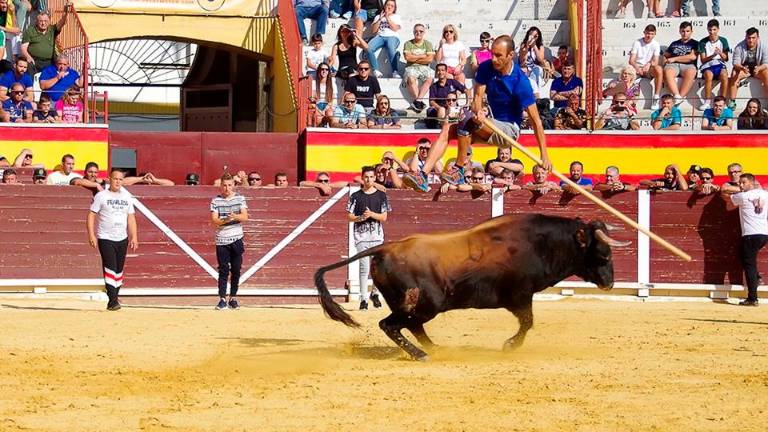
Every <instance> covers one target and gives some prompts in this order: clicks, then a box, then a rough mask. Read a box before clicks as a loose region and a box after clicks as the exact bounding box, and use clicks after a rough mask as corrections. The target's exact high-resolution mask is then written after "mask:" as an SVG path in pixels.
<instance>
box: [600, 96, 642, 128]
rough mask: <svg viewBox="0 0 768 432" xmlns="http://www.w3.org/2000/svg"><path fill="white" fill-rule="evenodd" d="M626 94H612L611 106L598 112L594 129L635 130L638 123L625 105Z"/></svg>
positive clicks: (638, 126)
mask: <svg viewBox="0 0 768 432" xmlns="http://www.w3.org/2000/svg"><path fill="white" fill-rule="evenodd" d="M627 103H628V102H627V94H626V93H622V92H619V93H616V94H614V95H613V101H611V106H610V108H608V109H607V110H605V111H603V113H602V114H600V117H599V118H598V119H597V121H596V122H595V129H603V130H630V129H632V130H637V129H639V128H640V125H639V124H638V123H637V120H635V115H634V114H632V110H630V109H628V107H627Z"/></svg>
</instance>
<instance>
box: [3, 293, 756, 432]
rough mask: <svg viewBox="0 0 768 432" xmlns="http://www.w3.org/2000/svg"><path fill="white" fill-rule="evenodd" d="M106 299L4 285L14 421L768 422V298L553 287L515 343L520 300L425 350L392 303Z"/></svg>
mask: <svg viewBox="0 0 768 432" xmlns="http://www.w3.org/2000/svg"><path fill="white" fill-rule="evenodd" d="M127 303H130V299H128V300H127ZM102 307H103V305H102V304H101V303H96V302H87V301H74V300H37V301H33V300H7V299H6V300H0V328H1V329H2V336H0V344H1V345H2V347H0V364H2V369H0V392H1V393H0V430H3V431H12V430H35V431H38V430H55V431H73V430H163V431H168V430H183V431H208V430H247V431H256V430H258V431H262V430H279V431H285V430H302V431H316V430H328V431H339V430H341V431H344V430H349V431H355V432H360V431H363V430H364V431H369V430H373V431H377V430H381V431H384V430H386V431H397V430H409V431H422V430H423V431H426V430H429V431H460V430H476V431H487V430H505V431H509V430H512V431H518V430H519V431H545V430H546V431H559V430H562V431H619V430H621V431H624V430H656V431H687V430H697V431H707V430H712V431H714V430H718V431H720V430H739V431H747V430H754V431H765V430H766V428H767V427H768V426H766V425H767V424H768V308H766V307H760V308H740V307H736V306H731V305H726V304H714V303H704V302H685V303H683V302H645V303H642V302H615V301H606V300H580V299H565V300H561V301H537V302H536V303H535V305H534V313H535V325H534V328H533V329H532V330H531V332H530V333H529V334H528V338H527V339H526V341H525V344H524V345H523V347H522V348H521V349H519V350H518V351H516V352H513V353H503V352H501V351H500V348H501V346H502V343H503V341H504V340H505V339H506V338H508V337H510V336H511V335H512V334H513V333H514V332H515V331H516V329H517V325H516V320H515V319H514V317H513V316H512V315H511V314H509V313H508V312H505V311H501V310H493V311H475V310H470V311H453V312H450V313H447V314H443V315H441V316H439V317H438V318H436V319H435V320H433V321H432V322H431V323H429V324H427V326H426V329H427V332H428V333H429V334H430V336H431V337H432V339H433V340H434V341H435V342H436V343H438V344H439V345H440V349H439V350H438V351H436V352H434V353H432V354H431V360H430V361H429V362H426V363H418V362H413V361H409V360H406V359H405V356H404V355H403V354H402V353H401V351H400V350H399V349H397V348H395V347H394V345H393V344H392V343H391V342H390V341H389V340H388V339H387V338H386V337H385V336H384V334H383V333H382V332H381V331H380V330H379V329H378V325H377V323H378V320H380V319H381V318H383V317H384V316H385V315H386V314H387V312H386V311H385V310H371V311H368V312H363V313H361V312H357V311H355V312H353V315H354V316H355V318H356V319H358V320H360V321H361V322H362V323H363V329H362V330H352V329H348V328H346V327H344V326H343V325H342V324H339V323H336V322H333V321H330V320H328V319H327V318H325V317H324V316H323V314H322V312H321V311H320V309H319V308H318V307H315V306H310V307H307V306H296V307H274V308H268V307H247V306H246V307H244V308H242V309H241V310H239V311H215V310H213V308H178V307H138V306H137V307H125V308H123V310H122V311H120V312H117V313H110V312H106V311H102ZM347 307H351V305H348V306H347ZM405 333H406V335H408V336H410V334H409V333H407V332H405Z"/></svg>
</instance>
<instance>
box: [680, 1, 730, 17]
mask: <svg viewBox="0 0 768 432" xmlns="http://www.w3.org/2000/svg"><path fill="white" fill-rule="evenodd" d="M679 2H680V0H678V3H679ZM691 2H692V0H682V5H681V6H682V7H681V9H682V10H683V16H684V17H689V16H691V13H690V10H691ZM712 15H714V16H720V0H712Z"/></svg>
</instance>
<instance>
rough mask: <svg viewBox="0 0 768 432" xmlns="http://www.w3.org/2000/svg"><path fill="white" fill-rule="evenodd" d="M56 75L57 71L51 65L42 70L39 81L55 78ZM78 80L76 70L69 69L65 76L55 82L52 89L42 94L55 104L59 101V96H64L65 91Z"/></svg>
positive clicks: (78, 75) (54, 66) (78, 76)
mask: <svg viewBox="0 0 768 432" xmlns="http://www.w3.org/2000/svg"><path fill="white" fill-rule="evenodd" d="M58 73H59V71H58V70H57V69H56V65H55V64H52V65H50V66H48V67H47V68H45V69H43V71H42V72H41V73H40V81H44V80H49V79H51V78H53V77H55V76H56V75H57V74H58ZM79 78H80V74H79V73H77V71H76V70H74V69H72V68H69V73H68V74H67V76H65V77H64V78H62V79H60V80H59V81H57V82H56V84H54V85H53V87H51V88H49V89H48V90H46V91H44V92H43V94H44V95H47V96H48V97H49V98H51V101H53V102H54V103H55V102H56V101H58V100H59V99H61V96H62V95H63V94H64V92H65V91H67V89H68V88H70V87H72V86H73V85H75V83H76V82H77V80H78V79H79Z"/></svg>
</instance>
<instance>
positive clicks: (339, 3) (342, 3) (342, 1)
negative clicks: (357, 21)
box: [328, 0, 353, 20]
mask: <svg viewBox="0 0 768 432" xmlns="http://www.w3.org/2000/svg"><path fill="white" fill-rule="evenodd" d="M352 11H353V7H352V0H331V4H330V10H329V11H328V16H329V17H330V18H343V19H345V20H349V19H351V18H352Z"/></svg>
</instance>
